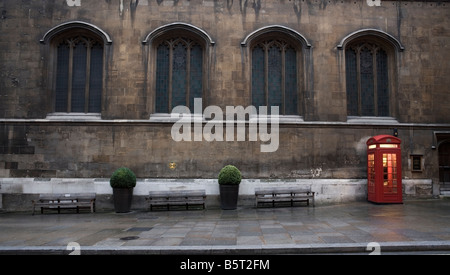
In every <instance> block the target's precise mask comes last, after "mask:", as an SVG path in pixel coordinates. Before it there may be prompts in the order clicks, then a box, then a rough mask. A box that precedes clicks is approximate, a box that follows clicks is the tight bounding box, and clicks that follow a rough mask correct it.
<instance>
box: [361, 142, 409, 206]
mask: <svg viewBox="0 0 450 275" xmlns="http://www.w3.org/2000/svg"><path fill="white" fill-rule="evenodd" d="M400 144H401V140H400V139H399V138H396V137H394V136H388V135H380V136H375V137H372V138H370V139H369V140H368V141H367V199H368V200H369V201H371V202H375V203H403V198H402V153H401V148H400Z"/></svg>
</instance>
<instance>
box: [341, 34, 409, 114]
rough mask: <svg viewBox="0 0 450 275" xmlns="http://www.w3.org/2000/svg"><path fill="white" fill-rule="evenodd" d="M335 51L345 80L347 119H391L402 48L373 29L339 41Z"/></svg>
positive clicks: (398, 43)
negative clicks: (338, 53)
mask: <svg viewBox="0 0 450 275" xmlns="http://www.w3.org/2000/svg"><path fill="white" fill-rule="evenodd" d="M337 48H338V49H339V50H342V51H340V53H342V55H340V60H343V61H344V62H343V63H341V64H345V65H342V67H341V68H342V72H343V73H344V74H343V75H342V77H343V78H345V82H343V83H345V85H344V86H343V89H345V91H346V98H347V116H348V117H386V118H389V117H390V118H394V117H395V116H396V113H397V111H396V110H397V108H398V106H397V105H398V103H397V96H396V93H397V74H398V66H399V65H398V64H399V61H398V59H399V58H400V55H399V54H398V53H399V52H402V51H403V50H404V47H403V45H402V44H401V43H400V41H399V40H397V39H396V38H395V37H394V36H392V35H390V34H389V33H386V32H384V31H381V30H377V29H361V30H358V31H355V32H353V33H351V34H349V35H347V36H346V37H344V38H343V39H342V41H341V42H340V43H339V44H338V46H337Z"/></svg>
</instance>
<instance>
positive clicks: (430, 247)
mask: <svg viewBox="0 0 450 275" xmlns="http://www.w3.org/2000/svg"><path fill="white" fill-rule="evenodd" d="M375 247H376V248H375ZM372 252H373V253H372ZM408 252H409V253H412V252H418V253H419V254H420V253H424V252H441V253H442V252H448V253H447V254H450V241H417V242H382V243H369V244H367V243H337V244H301V245H262V246H258V245H254V246H252V245H248V246H172V247H171V246H121V247H109V246H85V247H83V246H81V247H80V248H79V250H76V251H73V250H70V249H68V248H67V247H61V246H27V247H16V246H5V247H0V255H69V254H78V255H80V254H81V255H193V256H195V255H301V254H310V255H314V254H365V255H369V254H371V253H372V254H378V255H379V254H383V253H389V254H396V253H405V254H408Z"/></svg>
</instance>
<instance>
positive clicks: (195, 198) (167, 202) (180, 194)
mask: <svg viewBox="0 0 450 275" xmlns="http://www.w3.org/2000/svg"><path fill="white" fill-rule="evenodd" d="M146 199H147V200H148V203H149V207H150V211H152V210H153V207H154V206H165V207H167V210H170V206H185V207H186V210H188V209H189V206H190V205H200V206H203V209H205V201H206V191H205V190H184V191H150V192H149V196H148V198H146Z"/></svg>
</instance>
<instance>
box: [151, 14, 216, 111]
mask: <svg viewBox="0 0 450 275" xmlns="http://www.w3.org/2000/svg"><path fill="white" fill-rule="evenodd" d="M142 43H143V44H144V50H145V51H146V54H145V57H146V58H148V59H147V60H146V63H147V66H148V67H147V68H148V72H150V73H149V75H148V86H147V91H148V93H149V96H148V97H147V100H148V102H147V104H148V107H149V113H150V114H151V115H150V116H151V117H153V118H157V117H165V116H166V115H167V114H169V113H171V112H172V110H173V108H174V107H176V106H186V107H188V108H189V109H190V110H191V113H194V111H195V110H194V99H195V98H201V99H203V100H204V101H207V100H208V96H207V93H208V90H209V81H210V80H209V73H210V71H211V70H212V69H211V67H212V66H211V57H212V48H213V46H214V44H215V42H214V41H213V40H212V38H211V36H209V35H208V33H206V32H205V31H204V30H202V29H200V28H198V27H196V26H193V25H191V24H187V23H183V22H175V23H170V24H167V25H164V26H161V27H159V28H156V29H154V30H153V31H152V32H150V33H149V34H148V35H147V36H146V38H145V39H144V41H143V42H142ZM204 105H206V104H204ZM155 115H156V116H155Z"/></svg>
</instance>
